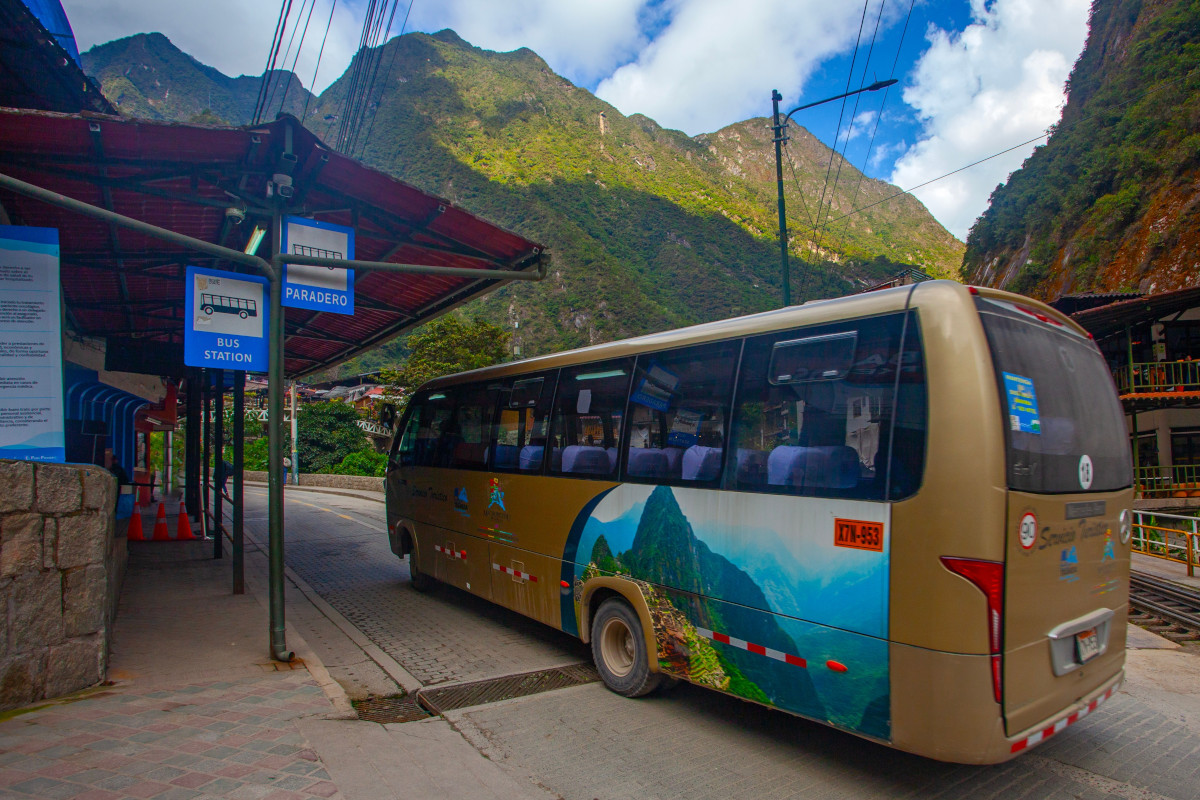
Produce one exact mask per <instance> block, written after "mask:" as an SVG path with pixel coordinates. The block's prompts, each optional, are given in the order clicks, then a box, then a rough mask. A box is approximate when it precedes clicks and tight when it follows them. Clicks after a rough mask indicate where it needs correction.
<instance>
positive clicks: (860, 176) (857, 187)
mask: <svg viewBox="0 0 1200 800" xmlns="http://www.w3.org/2000/svg"><path fill="white" fill-rule="evenodd" d="M916 4H917V0H911V2H909V4H908V16H906V17H905V18H904V30H902V31H901V32H900V43H899V44H898V45H896V58H895V60H893V61H892V71H891V73H889V75H888V77H889V78H894V77H896V67H898V66H899V65H900V51H901V50H902V49H903V48H904V39H905V37H906V36H907V35H908V23H909V21H910V20H911V19H912V12H913V6H915V5H916ZM891 89H892V87H890V86H889V87H887V88H886V89H884V90H883V99H882V100H881V101H880V103H879V116H877V117H876V118H875V127H874V128H872V129H871V141H870V142H869V143H868V144H867V154H866V155H865V156H863V168H862V169H861V170H859V173H858V183H856V184H855V185H854V196H853V197H851V198H850V208H851V209H853V208H854V204H855V203H857V202H858V193H859V191H860V190H861V189H862V182H863V177H864V176H865V175H866V172H867V165H868V164H869V163H870V162H871V151H872V150H874V149H875V135H876V134H878V133H879V123H880V122H882V121H883V109H884V108H885V107H886V106H887V99H888V92H890V91H891Z"/></svg>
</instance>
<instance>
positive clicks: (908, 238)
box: [85, 31, 962, 370]
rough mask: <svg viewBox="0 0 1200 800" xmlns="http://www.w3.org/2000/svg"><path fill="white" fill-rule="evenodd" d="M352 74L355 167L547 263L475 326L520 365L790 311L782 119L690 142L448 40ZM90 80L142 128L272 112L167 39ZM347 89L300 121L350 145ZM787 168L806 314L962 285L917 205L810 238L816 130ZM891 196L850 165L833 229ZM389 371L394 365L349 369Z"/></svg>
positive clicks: (950, 249)
mask: <svg viewBox="0 0 1200 800" xmlns="http://www.w3.org/2000/svg"><path fill="white" fill-rule="evenodd" d="M171 51H173V52H171ZM357 58H360V59H361V58H372V59H377V61H378V63H379V65H380V69H379V72H378V76H377V80H376V84H375V87H376V88H375V91H374V93H373V94H372V100H373V101H376V102H372V104H371V105H370V107H369V108H368V109H367V110H366V112H365V114H364V116H363V123H362V125H360V126H359V138H358V146H356V147H355V149H354V152H353V155H355V156H356V157H360V158H363V159H364V160H365V161H366V162H368V163H370V164H372V165H375V166H377V167H379V168H381V169H384V170H386V171H388V172H390V173H392V174H395V175H396V176H398V177H400V178H402V179H403V180H405V181H408V182H409V183H412V184H414V185H416V186H419V187H421V188H423V189H426V190H428V191H430V192H432V193H435V194H438V195H441V196H444V197H447V198H449V199H450V200H452V201H453V202H455V203H457V204H460V205H461V206H463V207H464V208H466V209H468V210H470V211H472V212H475V213H477V214H480V215H481V216H483V217H485V218H487V219H489V220H492V221H495V222H497V223H499V224H501V225H503V226H505V227H508V228H510V229H512V230H514V231H517V232H519V233H521V234H523V235H525V236H528V237H530V238H532V239H535V240H538V241H541V242H543V243H545V244H546V245H547V246H548V248H549V251H550V254H551V257H552V270H551V274H550V276H549V277H548V278H547V280H545V281H544V282H542V283H540V284H522V285H520V286H512V287H507V288H504V289H501V290H500V291H497V292H495V293H494V294H492V295H490V296H488V297H487V298H484V299H481V300H479V301H476V302H475V303H473V304H472V305H471V306H470V307H468V309H467V312H468V313H472V314H478V315H481V316H483V317H484V318H486V319H488V320H489V321H492V322H496V323H499V324H504V325H505V326H510V327H513V328H514V345H516V346H518V347H520V348H521V351H522V354H523V355H525V356H529V355H534V354H537V353H544V352H550V351H554V350H560V349H564V348H568V347H575V346H580V345H585V344H590V343H596V342H601V341H607V340H612V339H617V338H622V337H627V336H632V335H637V334H641V333H647V332H650V331H655V330H662V329H665V328H671V327H678V326H683V325H688V324H693V323H698V322H703V321H708V320H712V319H719V318H723V317H728V316H733V315H737V314H746V313H751V312H755V311H761V310H765V309H768V308H773V307H776V306H777V305H778V303H779V297H780V289H779V285H780V274H779V250H778V244H777V240H776V235H777V230H778V223H777V218H776V204H775V172H774V148H773V147H772V145H771V131H770V129H769V128H768V127H767V120H765V119H753V120H747V121H745V122H741V123H737V124H735V125H731V126H729V127H727V128H724V129H722V130H720V131H717V132H715V133H711V134H706V135H702V136H696V137H688V136H686V135H685V134H683V133H681V132H679V131H672V130H666V129H664V128H662V127H660V126H659V125H658V124H656V123H655V122H654V121H653V120H651V119H649V118H647V117H645V116H642V115H633V116H630V117H626V116H624V115H622V114H621V113H620V112H618V111H617V110H616V109H615V108H613V107H612V106H610V105H608V104H607V103H604V102H603V101H601V100H599V99H597V98H596V97H595V96H594V95H592V94H591V93H590V92H588V91H587V90H585V89H581V88H579V87H577V86H574V85H573V84H571V83H570V82H569V81H567V80H565V79H564V78H562V77H561V76H558V75H556V74H555V73H554V72H553V71H552V70H551V69H550V68H549V67H548V66H547V65H546V63H545V62H544V61H543V60H542V59H541V58H539V57H538V56H537V55H536V54H535V53H533V52H532V51H530V50H527V49H521V50H516V51H513V52H511V53H495V52H491V51H487V50H482V49H479V48H476V47H472V46H471V45H469V44H468V43H466V42H464V41H463V40H462V39H460V38H459V37H458V36H457V35H456V34H454V33H453V32H452V31H442V32H440V33H438V34H435V35H426V34H408V35H405V36H403V37H397V38H395V39H393V40H391V41H390V42H389V43H387V44H386V45H385V46H384V47H383V48H382V50H381V51H365V52H362V53H360V54H359V55H358V56H357ZM85 67H86V68H87V69H88V70H89V71H90V72H91V73H92V74H93V75H94V76H96V77H97V78H98V79H99V80H100V82H101V85H102V87H103V88H104V91H105V94H106V96H109V97H110V99H113V100H114V102H119V103H120V106H121V108H122V109H123V110H125V109H128V110H129V111H130V113H141V109H148V111H147V112H146V113H153V114H155V115H158V116H162V117H164V118H169V119H183V118H188V115H191V114H195V113H197V112H199V111H202V110H204V109H210V110H211V111H212V112H213V113H214V114H216V115H217V116H221V117H224V118H225V119H228V120H229V121H230V122H232V123H235V124H240V123H244V122H246V121H247V118H248V116H249V113H250V110H252V108H253V105H254V102H253V101H254V97H255V96H256V94H257V89H256V88H255V90H254V91H253V92H251V91H246V90H244V89H243V84H242V82H243V81H245V82H252V81H253V80H254V79H250V78H238V79H230V78H225V77H224V76H221V75H220V73H217V72H216V71H215V70H212V69H211V68H208V67H205V66H203V65H201V64H199V63H198V62H196V61H195V60H194V59H191V58H190V57H188V56H186V55H184V54H183V53H180V52H179V51H178V50H174V48H173V47H171V46H170V45H169V42H167V41H166V39H165V38H164V37H162V36H160V35H156V34H152V35H142V36H135V37H131V38H129V39H123V40H121V41H119V42H112V43H109V44H106V45H101V46H98V47H96V48H93V49H92V50H91V51H89V53H88V54H87V56H86V57H85ZM352 72H353V69H350V70H348V71H347V73H346V74H345V75H343V76H342V77H341V78H340V79H339V80H338V81H336V82H335V83H334V84H332V85H331V86H330V87H329V88H328V89H327V90H326V91H325V92H324V93H323V94H322V95H321V96H320V97H319V98H317V99H316V100H315V101H313V102H311V103H310V105H309V109H308V113H307V115H306V116H305V119H304V122H305V124H306V125H307V126H308V127H309V128H311V129H312V130H313V131H315V132H316V133H317V134H318V135H319V136H321V137H322V138H324V139H325V140H326V141H328V142H330V144H333V145H335V146H336V145H337V144H338V143H337V142H333V141H331V140H332V139H333V138H334V137H336V136H337V132H338V126H339V123H340V121H341V119H342V117H343V116H344V115H345V114H346V113H347V110H346V109H345V108H343V104H344V101H345V99H346V97H347V93H348V91H349V85H350V83H351V80H352ZM152 76H153V77H154V79H153V80H151V77H152ZM131 84H132V89H131V88H130V85H131ZM167 86H169V88H170V97H169V98H168V97H167V95H166V89H165V88H164V87H167ZM134 89H136V93H134V91H133V90H134ZM302 96H303V93H302V92H299V91H296V92H292V93H289V99H288V110H291V109H293V108H295V106H296V104H299V106H300V107H301V109H298V110H296V111H295V113H297V114H299V113H300V111H301V110H302V107H303V103H302V102H301V101H300V98H301V97H302ZM276 106H277V104H276ZM276 106H273V107H272V108H270V109H269V110H268V114H267V115H266V116H268V117H272V116H273V115H274V113H275V111H276V110H277V108H276ZM789 152H790V155H791V157H792V159H793V164H792V165H791V166H785V174H786V176H787V181H786V183H787V189H786V191H787V207H788V213H789V231H790V233H791V242H790V247H791V251H792V254H793V261H792V269H793V273H792V286H793V298H794V301H795V302H799V301H801V300H803V299H807V298H814V297H828V296H833V295H840V294H846V293H849V292H853V291H856V290H857V289H859V288H861V287H863V286H864V285H867V284H869V283H870V282H872V281H875V280H878V279H882V278H885V277H890V276H891V275H893V274H894V273H895V272H897V271H899V270H900V269H901V268H903V267H902V265H908V264H915V265H918V266H920V267H922V268H924V269H926V270H927V271H929V272H931V273H934V274H938V275H949V274H957V269H958V267H959V264H960V263H961V253H962V244H961V243H960V242H958V240H956V239H955V238H954V237H953V236H951V235H950V234H949V233H948V232H947V231H946V230H945V229H943V228H942V227H941V226H940V225H939V224H937V222H936V221H934V220H933V218H932V217H930V216H929V214H928V212H927V211H926V210H925V209H924V207H923V206H922V205H921V204H920V203H919V202H918V201H916V200H915V199H913V198H912V197H909V196H901V197H898V198H896V199H894V200H891V201H888V202H886V203H882V204H880V205H876V206H873V207H871V208H869V209H867V210H865V211H863V212H861V213H858V214H854V215H852V216H849V217H847V218H845V219H840V220H839V221H837V222H836V223H834V224H833V225H832V226H831V228H830V229H829V230H827V231H825V232H824V233H823V234H822V235H819V236H816V237H812V236H811V233H812V226H811V223H810V221H809V216H808V214H809V212H810V211H815V209H814V203H815V198H817V197H819V196H820V193H821V187H822V185H823V182H824V178H825V172H826V167H827V165H828V163H829V158H830V155H831V153H830V151H829V149H828V148H826V147H825V146H824V145H822V144H820V143H819V142H818V141H816V140H815V139H814V138H813V137H812V136H810V135H809V134H808V133H807V132H806V131H804V130H803V129H798V130H795V131H794V132H793V135H792V141H791V145H790V147H789ZM836 166H837V165H836V164H835V168H836ZM793 176H794V177H793ZM895 192H896V189H895V187H892V186H890V185H889V184H885V183H882V182H879V181H874V180H871V179H867V178H863V177H862V176H861V175H860V174H859V173H858V171H857V170H855V169H854V168H853V166H851V165H849V164H845V165H843V166H842V170H841V180H840V182H839V185H838V189H837V192H836V193H835V194H834V196H833V198H832V211H831V214H830V216H831V218H833V219H837V218H839V217H842V216H843V215H845V214H847V213H849V212H850V211H852V210H853V209H855V208H859V207H863V206H865V205H867V204H869V203H872V202H875V201H877V200H881V199H883V198H884V197H887V196H888V195H890V194H893V193H895ZM813 239H815V241H816V242H817V244H815V245H814V244H810V241H812V240H813ZM814 253H817V254H819V255H813V254H814ZM802 255H803V256H804V257H805V258H806V259H807V260H808V262H811V263H805V262H802V261H801V259H800V256H802ZM393 355H394V350H388V349H386V348H384V349H381V350H380V351H379V352H378V353H376V354H370V355H368V356H366V357H364V358H363V359H362V360H360V361H359V362H358V363H355V364H351V365H348V367H347V368H348V369H351V370H353V369H362V368H365V367H373V366H376V365H378V364H380V363H382V362H384V361H386V360H387V359H389V358H390V357H392V356H393Z"/></svg>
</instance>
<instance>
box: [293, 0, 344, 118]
mask: <svg viewBox="0 0 1200 800" xmlns="http://www.w3.org/2000/svg"><path fill="white" fill-rule="evenodd" d="M335 8H337V0H333V2H332V3H331V4H330V5H329V21H328V22H326V23H325V35H324V36H322V37H321V49H320V50H319V51H318V52H317V65H316V66H315V67H313V77H312V83H310V84H309V93H308V97H306V98H304V111H302V112H301V113H300V122H302V123H303V122H304V121H305V120H306V119H307V118H308V101H309V100H312V98H313V92H314V91H315V90H316V88H317V72H319V71H320V69H321V57H322V56H324V55H325V40H326V39H328V38H329V28H330V26H332V25H333V10H334V9H335Z"/></svg>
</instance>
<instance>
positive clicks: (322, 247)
mask: <svg viewBox="0 0 1200 800" xmlns="http://www.w3.org/2000/svg"><path fill="white" fill-rule="evenodd" d="M279 252H281V253H287V254H288V255H293V256H309V257H312V258H333V259H338V260H351V259H353V258H354V229H353V228H347V227H345V226H342V225H334V224H332V223H330V222H319V221H317V220H315V219H304V218H303V217H288V218H287V220H286V222H285V224H284V226H283V232H282V235H281V241H280V242H279ZM283 304H284V305H285V306H288V307H290V308H307V309H310V310H312V311H329V312H332V313H334V314H353V313H354V270H352V269H338V268H336V267H313V266H308V265H305V264H285V265H284V268H283Z"/></svg>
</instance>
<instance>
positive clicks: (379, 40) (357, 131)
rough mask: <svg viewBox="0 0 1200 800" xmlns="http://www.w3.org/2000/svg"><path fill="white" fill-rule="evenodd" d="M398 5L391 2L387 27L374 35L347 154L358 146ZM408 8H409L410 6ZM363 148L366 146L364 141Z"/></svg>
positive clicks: (381, 18) (381, 20)
mask: <svg viewBox="0 0 1200 800" xmlns="http://www.w3.org/2000/svg"><path fill="white" fill-rule="evenodd" d="M399 5H400V3H399V0H392V11H391V13H390V14H389V15H388V22H387V27H386V28H384V29H383V31H382V33H377V34H376V38H375V45H376V46H377V48H378V49H376V50H375V52H374V58H373V61H374V64H373V66H372V67H371V77H370V79H369V80H368V81H367V83H366V88H365V89H364V90H363V96H362V102H361V106H360V108H359V111H358V120H357V124H356V125H355V126H354V128H353V130H352V131H351V133H350V144H349V146H348V147H347V148H346V153H347V154H353V152H354V148H355V146H356V145H357V144H358V140H359V136H360V135H361V133H362V129H363V121H364V119H365V117H366V114H367V112H368V111H369V110H370V108H371V95H372V94H374V92H375V79H376V78H378V77H379V67H380V65H381V64H382V63H383V48H384V46H385V45H386V43H387V37H388V34H390V33H391V32H392V23H393V22H395V21H396V9H397V8H399ZM409 7H410V8H411V5H410V6H409ZM405 19H406V20H407V19H408V16H407V15H405ZM380 22H381V23H382V22H383V17H382V15H380ZM376 108H378V101H377V102H376ZM363 146H364V147H365V146H366V143H365V141H364V144H363Z"/></svg>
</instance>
